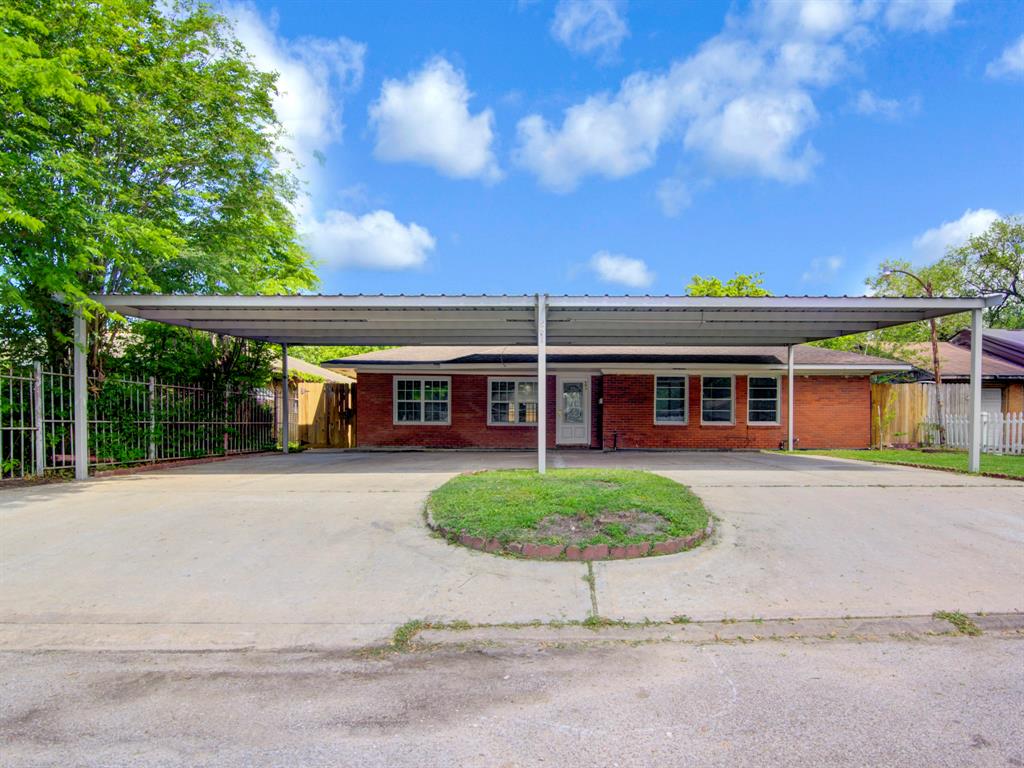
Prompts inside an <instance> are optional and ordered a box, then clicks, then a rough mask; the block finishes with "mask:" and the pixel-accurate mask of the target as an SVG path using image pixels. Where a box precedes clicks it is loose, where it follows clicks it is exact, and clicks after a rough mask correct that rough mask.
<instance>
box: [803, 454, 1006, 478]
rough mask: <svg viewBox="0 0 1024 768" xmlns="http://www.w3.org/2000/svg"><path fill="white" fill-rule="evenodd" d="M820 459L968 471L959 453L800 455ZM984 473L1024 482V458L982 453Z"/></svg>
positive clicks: (964, 460)
mask: <svg viewBox="0 0 1024 768" xmlns="http://www.w3.org/2000/svg"><path fill="white" fill-rule="evenodd" d="M800 453H809V454H815V455H819V456H836V457H837V458H840V459H859V460H861V461H875V462H879V463H881V464H920V465H924V466H928V467H937V468H940V469H952V470H956V471H958V472H966V471H967V454H966V453H963V452H960V451H941V452H936V453H932V452H930V451H914V450H909V449H887V450H881V451H876V450H865V451H843V450H834V451H800ZM981 471H982V472H987V473H990V474H995V475H1007V476H1009V477H1015V478H1020V479H1021V480H1024V456H996V455H993V454H988V453H983V454H982V455H981Z"/></svg>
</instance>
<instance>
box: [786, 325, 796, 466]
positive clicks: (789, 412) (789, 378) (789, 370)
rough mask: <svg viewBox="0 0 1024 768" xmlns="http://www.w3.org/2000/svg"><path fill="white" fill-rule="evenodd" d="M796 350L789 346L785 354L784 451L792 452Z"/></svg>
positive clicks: (791, 345) (793, 346)
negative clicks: (794, 359) (794, 360)
mask: <svg viewBox="0 0 1024 768" xmlns="http://www.w3.org/2000/svg"><path fill="white" fill-rule="evenodd" d="M794 349H796V347H795V345H793V344H790V345H789V348H788V351H787V354H786V450H788V451H792V450H793V358H794V356H795V355H794V352H793V350H794Z"/></svg>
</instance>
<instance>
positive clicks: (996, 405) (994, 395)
mask: <svg viewBox="0 0 1024 768" xmlns="http://www.w3.org/2000/svg"><path fill="white" fill-rule="evenodd" d="M981 410H982V411H983V412H984V413H1002V412H1003V390H1001V389H994V388H991V387H989V388H986V389H983V390H981Z"/></svg>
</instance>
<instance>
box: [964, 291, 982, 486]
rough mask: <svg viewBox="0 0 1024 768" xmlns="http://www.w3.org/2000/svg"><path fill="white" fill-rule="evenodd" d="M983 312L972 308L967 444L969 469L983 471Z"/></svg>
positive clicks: (970, 470)
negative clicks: (968, 435) (969, 424)
mask: <svg viewBox="0 0 1024 768" xmlns="http://www.w3.org/2000/svg"><path fill="white" fill-rule="evenodd" d="M982 312H983V310H980V309H974V310H971V434H970V442H969V443H968V445H967V469H968V471H969V472H980V471H981V341H982V333H983V330H982V324H981V320H982Z"/></svg>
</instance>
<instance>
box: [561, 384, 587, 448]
mask: <svg viewBox="0 0 1024 768" xmlns="http://www.w3.org/2000/svg"><path fill="white" fill-rule="evenodd" d="M557 381H558V399H557V401H556V410H557V411H558V414H557V419H556V423H557V424H558V434H557V437H556V440H555V442H557V443H558V444H559V445H589V444H590V377H589V376H559V377H558V379H557Z"/></svg>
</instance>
